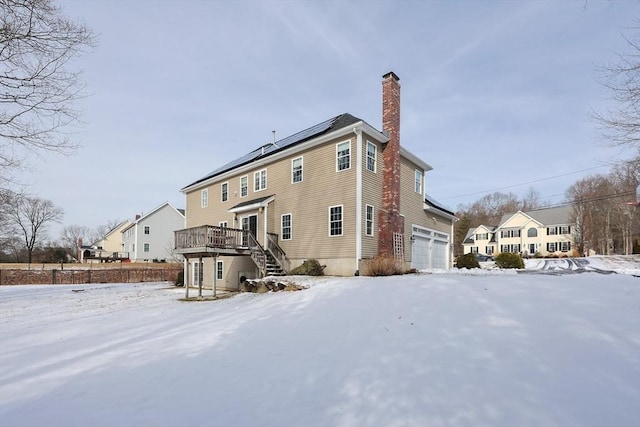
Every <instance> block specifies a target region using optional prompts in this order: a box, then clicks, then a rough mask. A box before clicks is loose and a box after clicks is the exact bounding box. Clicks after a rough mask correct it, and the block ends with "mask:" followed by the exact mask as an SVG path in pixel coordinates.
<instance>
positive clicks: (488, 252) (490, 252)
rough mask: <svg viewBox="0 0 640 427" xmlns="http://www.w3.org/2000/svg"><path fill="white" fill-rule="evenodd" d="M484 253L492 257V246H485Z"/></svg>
mask: <svg viewBox="0 0 640 427" xmlns="http://www.w3.org/2000/svg"><path fill="white" fill-rule="evenodd" d="M484 253H485V254H487V255H493V246H487V247H485V248H484Z"/></svg>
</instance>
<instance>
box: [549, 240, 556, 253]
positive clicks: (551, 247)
mask: <svg viewBox="0 0 640 427" xmlns="http://www.w3.org/2000/svg"><path fill="white" fill-rule="evenodd" d="M556 250H557V243H556V242H548V243H547V252H555V251H556Z"/></svg>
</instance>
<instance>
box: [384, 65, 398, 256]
mask: <svg viewBox="0 0 640 427" xmlns="http://www.w3.org/2000/svg"><path fill="white" fill-rule="evenodd" d="M382 79H383V80H382V130H383V131H385V132H387V133H388V135H389V142H387V144H386V146H385V147H384V149H383V151H382V163H383V169H382V177H383V178H382V179H383V184H382V208H381V209H380V214H379V217H378V254H379V255H387V256H393V234H394V233H403V231H404V218H403V217H402V216H400V83H399V80H400V78H399V77H398V76H397V75H396V74H395V73H394V72H393V71H391V72H389V73H387V74H385V75H384V76H382Z"/></svg>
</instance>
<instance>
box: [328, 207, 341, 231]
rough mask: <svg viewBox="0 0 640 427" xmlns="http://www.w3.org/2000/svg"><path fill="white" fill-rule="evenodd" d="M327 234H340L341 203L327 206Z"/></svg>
mask: <svg viewBox="0 0 640 427" xmlns="http://www.w3.org/2000/svg"><path fill="white" fill-rule="evenodd" d="M329 236H342V205H340V206H331V207H329Z"/></svg>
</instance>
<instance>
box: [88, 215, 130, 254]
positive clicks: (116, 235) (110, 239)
mask: <svg viewBox="0 0 640 427" xmlns="http://www.w3.org/2000/svg"><path fill="white" fill-rule="evenodd" d="M129 225H131V221H129V220H125V221H122V222H121V223H119V224H118V225H116V226H115V227H113V228H112V229H111V230H109V231H108V232H107V234H105V235H104V236H103V237H102V239H100V240H98V241H97V242H94V243H93V244H92V245H91V246H82V240H80V242H79V249H78V260H79V262H81V263H99V262H104V261H122V260H128V259H129V254H128V253H126V252H124V251H123V249H122V230H124V229H125V228H127V227H128V226H129Z"/></svg>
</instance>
